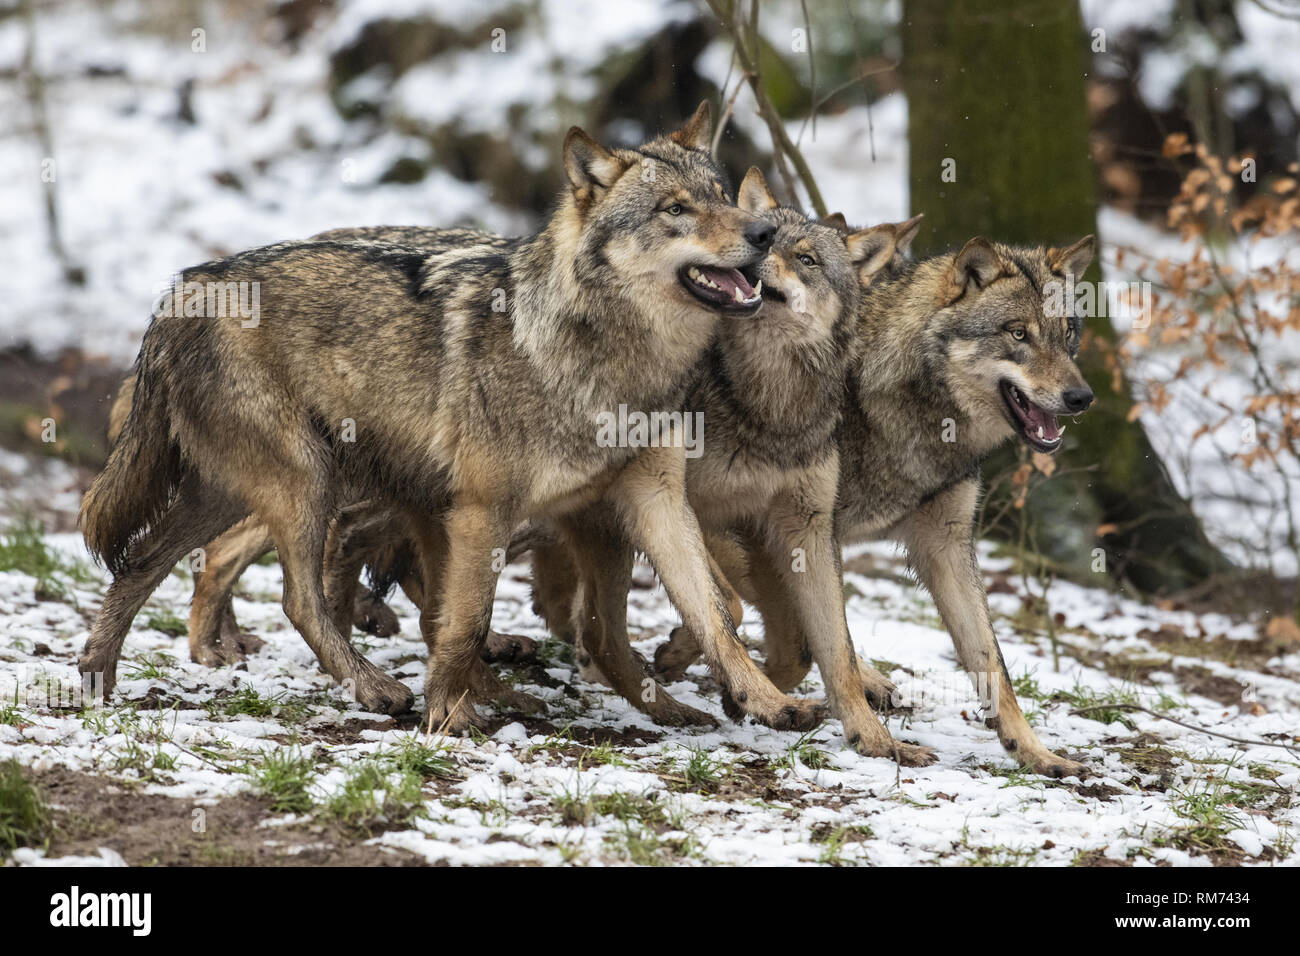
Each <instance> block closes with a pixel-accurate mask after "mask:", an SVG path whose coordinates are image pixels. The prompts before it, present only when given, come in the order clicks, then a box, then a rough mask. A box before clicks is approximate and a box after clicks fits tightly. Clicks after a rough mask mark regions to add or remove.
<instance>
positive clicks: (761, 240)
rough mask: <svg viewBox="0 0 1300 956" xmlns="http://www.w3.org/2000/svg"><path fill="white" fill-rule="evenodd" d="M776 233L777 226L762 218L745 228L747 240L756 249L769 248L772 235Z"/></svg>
mask: <svg viewBox="0 0 1300 956" xmlns="http://www.w3.org/2000/svg"><path fill="white" fill-rule="evenodd" d="M775 235H776V226H774V225H772V224H771V223H770V222H765V221H763V220H762V219H760V220H758V221H757V222H755V223H752V224H750V225H749V226H747V227H746V228H745V241H746V242H748V243H749V244H750V245H751V246H753V247H755V248H756V249H763V250H766V249H769V248H770V247H771V245H772V237H773V236H775Z"/></svg>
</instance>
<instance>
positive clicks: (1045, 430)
mask: <svg viewBox="0 0 1300 956" xmlns="http://www.w3.org/2000/svg"><path fill="white" fill-rule="evenodd" d="M1002 400H1003V401H1004V402H1006V405H1007V411H1009V412H1010V413H1011V421H1012V423H1013V424H1015V425H1017V426H1018V427H1019V428H1020V437H1021V438H1023V439H1024V440H1025V442H1026V444H1028V445H1029V447H1030V448H1034V449H1036V450H1038V451H1044V452H1053V451H1056V450H1057V449H1058V448H1060V447H1061V436H1062V435H1063V434H1065V429H1064V428H1061V427H1060V426H1059V425H1057V423H1056V416H1055V415H1053V414H1052V413H1051V412H1049V411H1048V410H1047V409H1045V408H1041V407H1040V406H1038V405H1035V404H1034V403H1033V402H1031V401H1030V400H1029V399H1028V398H1027V397H1026V396H1025V393H1024V392H1022V391H1021V390H1020V389H1018V388H1016V386H1014V385H1012V384H1011V383H1010V382H1009V381H1007V380H1006V379H1003V380H1002Z"/></svg>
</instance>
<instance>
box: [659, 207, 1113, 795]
mask: <svg viewBox="0 0 1300 956" xmlns="http://www.w3.org/2000/svg"><path fill="white" fill-rule="evenodd" d="M909 225H910V224H909ZM911 235H912V232H911V231H910V230H909V231H907V232H906V233H905V234H904V235H903V236H901V237H900V240H899V242H898V243H897V249H898V252H899V255H900V257H901V255H902V253H903V252H904V251H905V250H906V247H907V243H908V242H910V239H911ZM1092 255H1093V238H1092V237H1091V236H1087V237H1085V238H1083V239H1080V240H1079V241H1078V242H1076V243H1074V244H1073V245H1071V246H1069V247H1067V248H1063V249H1055V248H1051V249H1043V248H1036V249H1025V248H1017V247H1012V246H1005V245H1001V244H998V243H993V242H990V241H988V240H987V239H983V238H975V239H972V240H970V241H969V242H968V243H966V245H965V246H964V247H963V248H962V249H961V250H960V251H959V252H957V253H949V254H947V255H941V256H936V257H934V258H931V259H927V260H925V261H923V262H920V263H918V264H915V265H907V264H904V263H902V262H899V263H891V267H890V269H889V271H888V273H887V274H886V275H885V276H883V277H881V278H878V279H877V280H876V281H875V282H874V283H873V284H872V285H871V288H870V289H869V290H867V292H866V294H865V295H864V296H863V301H862V306H861V311H860V313H859V322H858V328H857V332H858V338H857V343H856V344H857V349H856V356H857V357H856V359H855V361H854V362H853V363H852V364H851V366H850V370H849V374H848V380H847V383H846V397H845V403H844V408H843V421H842V426H841V429H840V432H839V450H840V472H839V486H838V497H837V503H836V510H835V520H836V525H837V528H838V529H839V531H840V534H841V537H842V539H843V540H846V541H852V540H864V539H871V538H887V539H893V540H895V541H899V542H901V543H902V544H903V545H904V546H905V548H906V550H907V555H908V560H909V562H910V564H911V566H912V568H913V570H914V571H915V572H916V575H917V578H918V579H919V581H920V583H921V584H922V585H924V586H925V588H926V589H927V590H928V591H929V592H930V594H931V595H932V596H933V597H934V600H935V604H936V605H937V606H938V609H939V613H940V616H941V617H942V618H943V621H944V624H945V625H946V627H947V628H948V631H949V633H950V635H951V636H952V639H953V644H954V646H955V648H956V651H957V658H958V661H959V662H960V663H961V666H962V667H963V668H964V669H965V670H966V671H967V672H968V673H969V674H970V675H971V677H972V679H974V680H976V682H977V685H980V686H983V687H985V688H989V689H991V693H989V695H988V696H989V700H988V701H987V711H986V713H985V722H986V723H987V725H988V726H989V727H990V728H992V729H994V730H996V731H997V734H998V737H999V739H1000V740H1001V742H1002V745H1003V747H1005V748H1006V750H1007V752H1008V753H1010V754H1011V755H1012V756H1013V757H1014V758H1015V759H1017V760H1019V761H1020V762H1021V763H1022V764H1024V765H1026V766H1028V767H1030V768H1032V769H1033V770H1035V771H1037V772H1039V773H1042V774H1045V775H1047V776H1052V777H1064V776H1082V775H1084V774H1085V773H1086V768H1085V767H1084V766H1083V765H1082V764H1080V763H1078V762H1076V761H1073V760H1070V759H1067V758H1065V757H1062V756H1059V755H1058V754H1055V753H1053V752H1051V751H1050V750H1048V749H1047V747H1046V746H1044V744H1043V743H1042V741H1041V740H1039V738H1038V735H1037V734H1036V733H1035V732H1034V730H1033V729H1032V728H1031V727H1030V726H1029V723H1028V722H1027V721H1026V720H1025V717H1024V714H1023V713H1022V711H1021V709H1020V705H1019V703H1018V702H1017V701H1016V696H1015V692H1014V690H1013V689H1012V686H1011V679H1010V676H1009V675H1008V673H1007V669H1006V665H1005V664H1004V663H1003V659H1002V652H1001V649H1000V648H999V647H998V643H997V638H996V636H995V634H994V632H993V626H992V622H991V620H990V617H989V611H988V600H987V598H986V596H985V592H984V582H983V578H982V576H981V574H980V570H979V559H978V554H977V552H976V550H975V510H976V505H977V502H978V499H979V492H980V461H981V460H982V459H983V458H984V457H985V456H987V455H988V454H989V453H990V452H992V451H993V450H994V449H995V448H997V447H998V446H999V445H1001V444H1002V443H1003V442H1005V441H1007V440H1008V439H1011V438H1019V439H1020V440H1021V441H1023V442H1025V444H1027V445H1028V446H1029V447H1030V448H1032V449H1034V450H1035V451H1040V452H1048V453H1051V452H1055V451H1057V450H1059V449H1060V448H1061V446H1062V435H1063V434H1064V432H1065V429H1064V428H1062V427H1061V426H1060V424H1059V421H1058V416H1060V415H1076V414H1079V413H1080V412H1083V411H1084V410H1085V409H1087V407H1088V406H1089V405H1090V404H1091V403H1092V399H1093V394H1092V390H1091V389H1089V388H1088V385H1087V383H1086V382H1085V381H1084V380H1083V377H1082V375H1081V374H1080V373H1079V369H1078V367H1077V366H1076V365H1075V363H1074V356H1075V354H1076V352H1077V351H1078V348H1079V339H1080V335H1081V333H1082V320H1081V319H1080V318H1079V317H1077V316H1068V317H1067V316H1057V315H1053V314H1052V310H1051V309H1049V308H1047V307H1046V306H1045V296H1044V289H1045V288H1046V287H1047V286H1048V283H1050V282H1052V281H1053V280H1055V279H1061V278H1064V277H1065V276H1067V275H1074V276H1081V275H1083V272H1084V270H1085V269H1087V267H1088V264H1089V263H1090V262H1091V261H1092ZM744 564H745V566H744V567H743V568H742V570H741V571H739V572H737V573H732V572H731V571H729V572H728V577H729V579H730V581H731V583H732V584H733V585H734V586H735V587H736V588H737V589H738V590H739V591H740V595H741V597H743V598H744V599H745V600H747V601H749V602H750V603H752V604H754V605H755V606H756V607H757V608H758V609H759V611H760V612H761V613H762V615H763V631H764V641H765V644H766V648H767V664H766V667H765V670H766V672H767V674H768V676H770V677H771V678H772V681H773V683H774V684H776V686H777V687H778V688H792V687H795V686H797V685H798V684H799V683H800V682H801V681H802V680H803V679H804V677H805V676H806V675H807V673H808V670H809V667H810V665H811V664H812V662H813V658H814V655H813V653H812V652H811V649H812V647H813V644H812V641H810V639H809V637H808V635H807V634H805V633H804V632H803V630H802V628H801V626H800V624H799V621H798V617H797V615H796V614H795V613H794V608H795V598H794V596H793V594H792V593H790V592H789V590H788V589H786V588H784V587H783V585H782V581H781V577H780V575H779V574H777V573H776V569H775V568H774V567H773V565H772V561H771V559H770V557H769V556H768V555H767V554H765V553H764V551H763V550H762V549H760V548H753V547H750V548H747V549H746V554H745V561H744ZM760 582H761V583H760ZM693 655H694V648H693V647H692V646H691V642H690V640H689V635H685V634H684V633H683V632H681V631H680V630H679V631H678V632H676V633H674V635H673V638H672V640H671V641H669V643H668V644H665V645H663V646H662V647H661V648H660V649H659V651H658V652H657V653H656V655H655V662H656V665H657V666H658V668H659V670H660V673H661V675H663V676H666V677H675V676H677V675H678V674H680V673H682V672H683V671H684V670H685V667H686V665H687V664H688V663H689V662H690V661H691V660H692V659H693ZM821 666H822V677H823V679H824V680H825V681H826V682H827V683H828V684H830V683H832V682H834V681H838V680H840V679H841V677H840V675H837V674H834V673H827V668H826V666H825V665H821ZM857 670H858V673H859V674H861V675H862V679H863V693H864V694H865V695H866V696H867V697H868V698H869V699H870V698H876V699H879V696H880V694H881V686H882V681H883V678H880V676H879V675H877V674H875V672H874V671H873V670H872V668H871V667H870V665H868V664H866V663H865V662H863V661H858V663H857ZM885 686H886V687H887V686H888V685H887V683H886V684H885Z"/></svg>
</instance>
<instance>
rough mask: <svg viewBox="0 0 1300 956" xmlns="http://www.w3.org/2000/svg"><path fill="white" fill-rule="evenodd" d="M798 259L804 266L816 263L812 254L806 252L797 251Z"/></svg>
mask: <svg viewBox="0 0 1300 956" xmlns="http://www.w3.org/2000/svg"><path fill="white" fill-rule="evenodd" d="M799 261H800V262H802V263H803V264H804V265H806V266H815V265H817V260H816V259H814V258H813V257H812V256H810V255H808V253H806V252H801V253H799Z"/></svg>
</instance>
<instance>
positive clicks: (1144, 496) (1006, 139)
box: [902, 0, 1230, 593]
mask: <svg viewBox="0 0 1300 956" xmlns="http://www.w3.org/2000/svg"><path fill="white" fill-rule="evenodd" d="M902 30H903V66H902V70H903V81H904V88H905V91H906V94H907V99H908V109H909V113H910V123H909V131H908V139H909V146H910V154H911V155H910V180H911V206H912V211H913V212H914V213H915V212H924V213H925V214H926V219H925V221H924V224H923V226H922V231H921V233H920V235H919V236H918V238H917V241H916V249H917V252H918V254H920V255H925V254H927V253H930V252H937V251H940V250H941V249H943V248H947V247H953V246H959V245H960V244H961V243H963V242H965V241H966V240H967V239H969V238H970V237H972V236H976V235H987V236H990V237H992V238H996V239H998V240H1001V241H1004V242H1011V243H1022V244H1027V245H1040V244H1048V245H1065V244H1067V243H1069V242H1072V241H1073V240H1075V239H1078V238H1079V237H1080V236H1083V235H1086V234H1088V233H1094V232H1095V231H1096V208H1097V199H1096V181H1095V173H1094V167H1093V164H1092V161H1091V158H1090V156H1089V119H1088V113H1087V109H1086V105H1085V82H1086V77H1087V73H1088V69H1089V65H1090V64H1089V57H1090V55H1091V51H1090V37H1089V36H1088V35H1087V34H1086V33H1085V32H1084V29H1083V24H1082V21H1081V18H1080V14H1079V7H1078V4H1076V3H1063V2H1061V0H1016V2H1014V3H1010V2H995V3H990V2H988V0H905V3H904V8H903V25H902ZM945 160H952V161H955V164H956V166H955V172H956V181H955V182H944V181H943V178H942V176H941V173H942V171H943V164H944V161H945ZM1087 278H1088V279H1098V278H1100V271H1099V269H1098V267H1097V265H1096V264H1094V265H1093V267H1092V269H1091V270H1090V272H1089V274H1088V276H1087ZM1088 328H1089V329H1090V330H1091V333H1092V336H1093V337H1094V338H1095V339H1099V340H1101V341H1102V342H1103V343H1111V342H1113V341H1114V339H1115V333H1114V330H1113V328H1112V327H1111V323H1110V319H1109V318H1108V317H1105V316H1101V317H1095V318H1090V319H1088ZM1104 356H1105V352H1104V350H1103V349H1102V348H1098V347H1093V348H1089V349H1087V350H1085V352H1084V353H1083V354H1082V355H1081V356H1080V360H1079V366H1080V368H1081V370H1082V371H1083V373H1084V375H1085V376H1086V377H1087V379H1088V381H1089V382H1090V383H1091V384H1092V386H1093V389H1094V391H1095V392H1096V394H1097V404H1096V405H1095V406H1094V407H1093V409H1092V410H1090V411H1089V412H1088V413H1087V415H1085V416H1084V417H1083V418H1082V419H1080V421H1079V423H1078V424H1077V425H1074V426H1073V427H1071V428H1070V430H1069V433H1068V436H1067V446H1066V450H1065V451H1064V452H1063V453H1062V455H1061V456H1060V457H1061V461H1060V462H1059V465H1060V467H1061V472H1062V473H1061V474H1060V475H1059V476H1058V477H1056V478H1053V479H1052V480H1051V481H1048V482H1044V483H1042V484H1040V485H1039V486H1038V487H1037V489H1036V490H1035V491H1033V492H1032V493H1031V494H1030V496H1029V499H1028V501H1027V502H1026V511H1025V516H1026V520H1027V521H1028V522H1029V525H1030V528H1031V533H1032V534H1033V538H1034V540H1035V541H1036V542H1037V545H1038V547H1039V548H1040V549H1041V550H1042V552H1043V553H1044V554H1045V555H1046V556H1047V557H1049V558H1051V559H1052V560H1054V561H1056V562H1058V563H1060V564H1061V565H1063V566H1065V567H1067V568H1070V569H1073V570H1074V571H1076V572H1077V571H1082V572H1085V573H1086V572H1087V570H1088V569H1089V568H1090V567H1091V566H1092V563H1093V561H1092V551H1093V548H1096V547H1099V546H1100V547H1104V548H1105V550H1106V555H1107V567H1108V570H1110V571H1112V572H1117V573H1118V574H1119V575H1120V576H1121V577H1122V578H1123V579H1125V580H1127V581H1129V582H1131V583H1132V584H1133V585H1135V586H1136V587H1137V588H1139V589H1140V590H1142V591H1145V592H1148V593H1152V592H1161V591H1165V592H1175V591H1180V590H1183V589H1185V588H1188V587H1190V586H1192V585H1195V584H1197V583H1200V582H1202V581H1204V580H1205V579H1206V578H1207V577H1208V576H1210V575H1212V574H1215V573H1220V572H1223V571H1226V570H1228V569H1229V567H1230V566H1229V564H1228V562H1227V561H1226V560H1225V559H1224V558H1223V556H1222V555H1221V554H1220V553H1219V552H1218V551H1217V549H1215V548H1214V547H1213V546H1212V545H1211V543H1210V542H1209V541H1208V540H1207V539H1206V537H1205V534H1204V531H1203V529H1202V528H1201V525H1200V523H1199V521H1198V520H1197V519H1196V517H1195V515H1194V514H1193V513H1192V511H1191V509H1190V507H1189V506H1188V504H1187V502H1186V501H1185V500H1184V499H1183V498H1182V497H1181V496H1180V495H1179V494H1178V492H1177V490H1176V489H1175V488H1174V486H1173V485H1172V483H1171V482H1170V479H1169V475H1168V473H1167V472H1166V470H1165V467H1164V465H1163V464H1162V462H1161V461H1160V459H1159V457H1158V456H1157V455H1156V453H1155V451H1154V450H1153V449H1152V447H1151V444H1150V442H1149V441H1148V440H1147V436H1146V433H1145V431H1144V430H1143V428H1142V426H1141V424H1140V423H1138V422H1129V421H1128V417H1127V416H1128V413H1129V410H1130V409H1131V407H1132V398H1131V397H1130V395H1129V393H1128V390H1127V388H1126V387H1121V389H1120V390H1119V391H1116V390H1114V389H1112V388H1111V384H1110V383H1111V373H1110V371H1109V370H1108V369H1107V368H1106V367H1105V362H1104ZM1018 454H1019V450H1018V449H1017V450H1008V451H1005V452H1002V453H999V455H998V456H996V458H995V459H993V460H991V461H989V462H987V463H986V465H985V474H986V475H993V474H997V473H999V472H1001V471H1003V470H1005V469H1007V468H1008V467H1010V466H1011V465H1012V464H1013V463H1014V461H1015V460H1016V457H1017V455H1018ZM1099 524H1114V525H1116V526H1118V529H1119V530H1118V531H1117V532H1116V533H1115V534H1112V535H1108V536H1107V537H1105V538H1104V539H1103V540H1102V541H1101V542H1098V540H1097V539H1096V534H1095V532H1096V528H1097V526H1098V525H1099Z"/></svg>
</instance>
